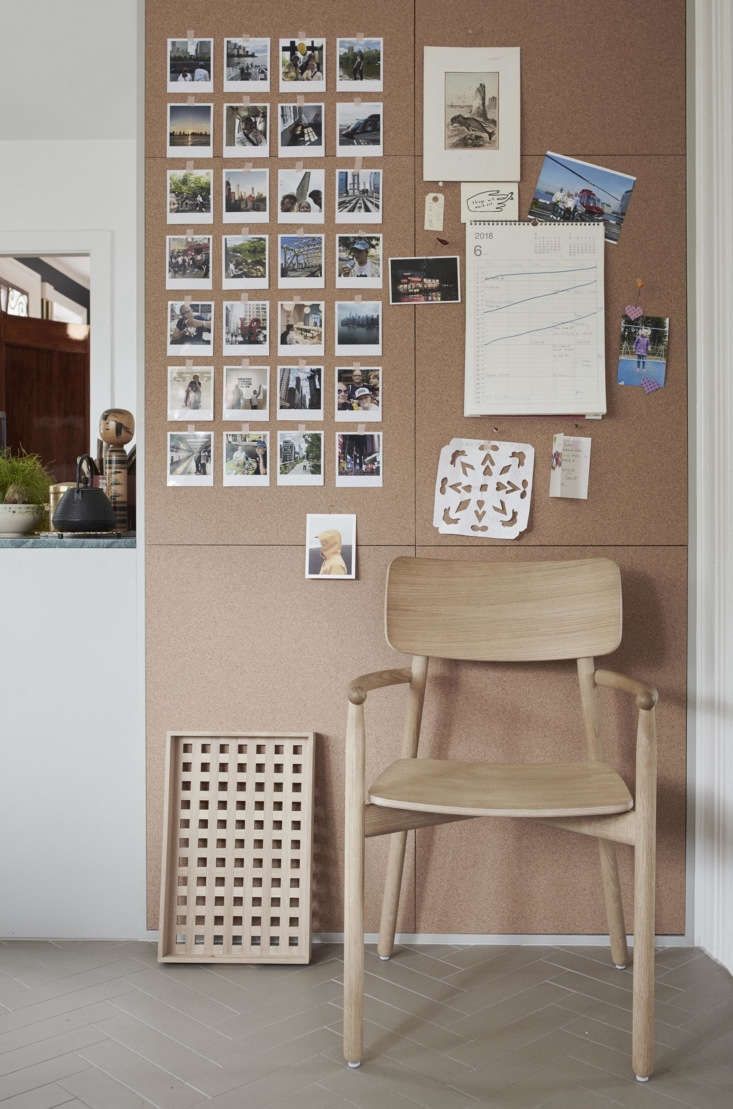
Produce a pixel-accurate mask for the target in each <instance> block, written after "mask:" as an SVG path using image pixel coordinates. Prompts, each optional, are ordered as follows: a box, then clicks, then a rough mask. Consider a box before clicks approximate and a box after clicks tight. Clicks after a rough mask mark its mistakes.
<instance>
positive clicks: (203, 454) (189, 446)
mask: <svg viewBox="0 0 733 1109" xmlns="http://www.w3.org/2000/svg"><path fill="white" fill-rule="evenodd" d="M213 484H214V433H213V431H169V432H168V485H213Z"/></svg>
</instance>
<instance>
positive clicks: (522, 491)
mask: <svg viewBox="0 0 733 1109" xmlns="http://www.w3.org/2000/svg"><path fill="white" fill-rule="evenodd" d="M533 470H534V447H532V446H531V445H530V444H529V443H505V442H490V441H489V440H487V439H458V438H456V439H451V441H450V442H449V443H447V444H446V445H445V446H444V447H443V448H442V450H441V452H440V459H439V462H438V473H437V476H436V482H435V508H434V512H433V525H434V526H435V527H436V528H437V529H438V530H439V531H440V533H441V534H442V535H468V536H472V537H473V538H483V539H516V538H517V537H518V536H519V535H521V534H522V532H523V531H526V529H527V525H528V523H529V513H530V504H531V499H532V475H533ZM474 474H478V475H480V476H479V480H477V478H476V477H474V476H473V475H474ZM479 482H480V483H479Z"/></svg>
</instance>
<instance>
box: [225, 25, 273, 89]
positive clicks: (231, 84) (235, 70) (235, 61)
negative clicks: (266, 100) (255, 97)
mask: <svg viewBox="0 0 733 1109" xmlns="http://www.w3.org/2000/svg"><path fill="white" fill-rule="evenodd" d="M269 91H270V40H269V39H256V38H241V39H224V92H269Z"/></svg>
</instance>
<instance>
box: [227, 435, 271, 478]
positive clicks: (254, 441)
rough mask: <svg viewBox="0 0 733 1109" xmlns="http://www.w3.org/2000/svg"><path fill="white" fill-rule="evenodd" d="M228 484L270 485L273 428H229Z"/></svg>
mask: <svg viewBox="0 0 733 1109" xmlns="http://www.w3.org/2000/svg"><path fill="white" fill-rule="evenodd" d="M222 445H223V451H222V458H223V465H224V485H269V484H270V471H269V468H268V465H269V460H270V459H269V455H270V433H269V431H225V432H224V435H223V444H222Z"/></svg>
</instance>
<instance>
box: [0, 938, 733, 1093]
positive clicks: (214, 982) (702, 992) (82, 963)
mask: <svg viewBox="0 0 733 1109" xmlns="http://www.w3.org/2000/svg"><path fill="white" fill-rule="evenodd" d="M341 982H342V962H341V949H340V948H339V947H337V946H332V945H328V946H320V947H316V948H315V954H314V960H313V963H312V964H311V966H309V967H301V968H297V967H288V968H285V967H225V966H222V967H216V968H211V967H205V966H166V967H159V966H158V964H157V962H156V958H155V948H154V947H153V945H152V944H146V943H103V942H99V943H70V942H59V943H41V942H21V941H15V942H7V943H1V944H0V1109H11V1107H12V1109H47V1107H52V1106H56V1105H64V1106H67V1107H69V1109H79V1107H83V1106H87V1107H89V1109H133V1107H147V1106H151V1105H152V1106H159V1107H160V1109H189V1107H191V1109H194V1107H203V1106H211V1107H212V1109H235V1107H236V1109H285V1107H291V1106H297V1107H298V1109H343V1107H346V1106H352V1107H353V1106H360V1107H363V1109H371V1107H374V1109H410V1107H412V1109H414V1106H416V1105H419V1106H426V1107H430V1109H469V1107H471V1106H474V1107H475V1106H482V1105H484V1106H491V1107H496V1109H500V1107H501V1109H514V1107H516V1109H519V1107H525V1109H535V1107H542V1109H604V1107H605V1109H608V1107H609V1106H619V1105H621V1106H629V1107H634V1109H635V1107H639V1106H641V1107H643V1109H665V1107H666V1109H675V1107H677V1109H680V1106H685V1107H694V1109H731V1107H732V1106H733V979H731V977H730V975H729V974H727V972H726V971H724V970H723V969H722V968H721V967H719V966H717V965H716V964H715V963H714V962H712V961H711V960H710V959H708V958H707V957H706V956H704V955H702V954H701V953H700V952H698V951H695V950H693V949H689V948H686V949H681V948H667V949H665V950H662V951H660V952H659V953H658V959H657V1043H658V1049H657V1050H658V1065H657V1073H656V1075H655V1077H654V1079H653V1080H652V1081H651V1082H650V1083H649V1084H648V1085H646V1086H640V1085H639V1084H637V1083H636V1082H634V1080H633V1078H632V1076H631V1073H630V1063H629V1046H630V1034H629V1029H630V1020H631V1012H630V1011H631V972H630V971H628V970H627V971H616V970H614V969H613V968H612V967H611V966H610V962H609V958H608V953H607V951H606V949H605V948H596V947H576V948H569V947H451V946H433V947H422V946H421V947H402V948H400V949H399V951H398V952H397V953H396V955H395V957H394V959H393V960H392V961H391V962H388V963H385V962H381V961H380V960H379V959H377V958H376V956H375V954H374V952H373V951H370V952H369V954H368V956H367V995H368V997H367V1002H366V1014H367V1025H366V1029H367V1053H366V1059H365V1061H364V1064H363V1065H362V1067H361V1068H360V1069H359V1070H355V1071H351V1070H348V1069H346V1067H345V1066H344V1064H343V1063H342V1061H341V1045H340V1039H339V1034H340V1006H341Z"/></svg>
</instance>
